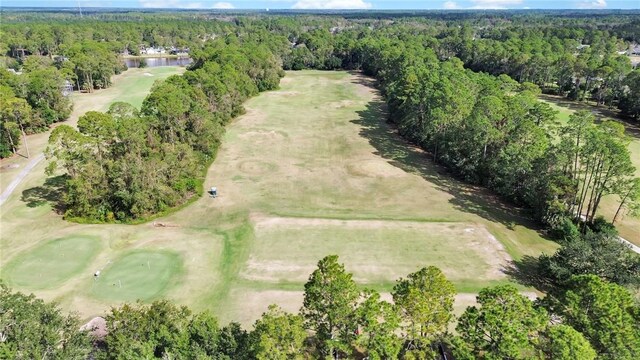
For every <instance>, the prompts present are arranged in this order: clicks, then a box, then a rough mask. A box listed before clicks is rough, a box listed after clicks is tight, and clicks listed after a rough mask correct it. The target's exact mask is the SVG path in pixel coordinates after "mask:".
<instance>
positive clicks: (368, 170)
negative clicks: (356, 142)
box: [347, 159, 407, 178]
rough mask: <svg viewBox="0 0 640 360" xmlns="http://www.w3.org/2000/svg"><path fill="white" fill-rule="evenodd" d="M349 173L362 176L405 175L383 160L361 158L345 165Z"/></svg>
mask: <svg viewBox="0 0 640 360" xmlns="http://www.w3.org/2000/svg"><path fill="white" fill-rule="evenodd" d="M347 170H348V171H349V173H351V174H353V175H356V176H364V177H381V178H388V177H400V176H404V175H407V173H406V172H404V170H402V169H399V168H397V167H395V166H393V165H391V164H389V163H388V162H386V161H383V160H378V159H376V160H361V161H356V162H353V163H351V164H348V165H347Z"/></svg>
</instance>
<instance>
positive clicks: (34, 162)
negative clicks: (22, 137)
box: [0, 154, 44, 205]
mask: <svg viewBox="0 0 640 360" xmlns="http://www.w3.org/2000/svg"><path fill="white" fill-rule="evenodd" d="M43 159H44V154H38V156H36V157H35V158H33V160H31V161H29V163H28V164H27V166H25V167H24V169H22V171H20V173H19V174H18V176H17V177H16V178H15V179H13V181H12V182H11V183H10V184H9V186H8V187H7V188H6V189H5V190H4V192H3V193H2V194H0V205H2V204H3V203H4V202H5V201H6V200H7V198H9V196H10V195H11V194H12V193H13V190H15V189H16V187H17V186H18V185H20V183H21V182H22V180H24V178H25V176H27V175H28V174H29V171H31V169H33V168H34V167H35V166H36V165H38V164H39V163H40V161H42V160H43Z"/></svg>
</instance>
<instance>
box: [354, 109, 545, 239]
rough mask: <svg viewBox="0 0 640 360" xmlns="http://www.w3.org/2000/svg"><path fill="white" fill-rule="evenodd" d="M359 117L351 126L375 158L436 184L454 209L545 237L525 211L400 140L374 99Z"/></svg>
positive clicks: (383, 110) (360, 112)
mask: <svg viewBox="0 0 640 360" xmlns="http://www.w3.org/2000/svg"><path fill="white" fill-rule="evenodd" d="M358 115H360V118H359V119H357V120H353V123H355V124H358V125H360V126H361V127H362V130H361V131H360V135H361V136H363V137H365V138H367V139H368V140H369V143H370V144H371V145H372V146H373V147H374V148H375V149H376V152H375V154H376V155H379V156H381V157H383V158H385V159H387V160H388V162H389V163H390V164H392V165H394V166H396V167H398V168H400V169H402V170H404V171H406V172H409V173H412V174H416V175H420V176H421V177H423V178H424V179H425V180H427V181H429V182H431V183H432V184H435V185H436V186H437V188H438V189H439V190H442V191H445V192H447V193H449V194H451V195H452V196H453V198H452V199H451V200H449V201H450V203H451V204H453V206H454V207H455V208H456V209H458V210H460V211H464V212H468V213H473V214H476V215H479V216H481V217H482V218H484V219H487V220H489V221H492V222H499V223H501V224H503V225H505V226H506V227H507V228H509V229H513V228H514V227H515V226H516V225H522V226H524V227H527V228H530V229H534V230H536V231H537V232H538V233H539V234H540V236H542V237H545V235H544V234H542V233H541V228H540V226H539V225H537V224H536V223H535V222H534V221H533V220H531V219H530V218H529V217H527V215H526V214H525V213H524V211H522V210H520V209H518V208H515V207H514V206H512V205H509V204H507V203H505V202H504V201H502V200H500V199H499V198H498V197H497V196H496V195H494V194H491V193H490V191H489V190H487V189H484V188H481V187H479V186H473V185H469V184H465V183H463V182H461V181H458V180H455V179H454V178H453V176H452V175H451V174H449V173H448V172H447V170H446V169H445V168H444V167H441V166H438V165H436V164H434V163H433V161H432V160H431V158H430V157H429V154H428V153H426V152H425V151H423V150H421V149H420V148H418V147H417V146H415V145H412V144H410V143H408V142H407V141H406V140H404V139H403V138H401V137H400V135H399V134H397V132H396V130H395V128H394V127H393V126H392V125H390V124H388V123H387V122H385V120H384V119H386V104H385V103H384V102H382V101H380V100H374V101H372V102H370V103H369V104H368V105H367V108H366V109H365V110H362V111H359V112H358Z"/></svg>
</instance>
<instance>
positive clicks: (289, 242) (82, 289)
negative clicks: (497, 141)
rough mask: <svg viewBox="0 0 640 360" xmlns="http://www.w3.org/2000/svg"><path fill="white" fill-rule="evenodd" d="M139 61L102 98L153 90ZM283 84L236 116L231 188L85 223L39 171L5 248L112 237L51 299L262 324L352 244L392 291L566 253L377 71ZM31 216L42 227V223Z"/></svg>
mask: <svg viewBox="0 0 640 360" xmlns="http://www.w3.org/2000/svg"><path fill="white" fill-rule="evenodd" d="M129 71H131V73H130V74H129V76H130V77H131V83H130V84H131V87H128V88H127V86H126V84H129V79H128V78H126V77H121V78H120V79H119V81H120V82H119V83H118V89H125V88H126V89H128V91H130V92H127V93H126V94H125V93H122V94H120V91H121V90H118V91H117V92H116V91H112V92H110V93H109V92H107V91H106V90H105V92H104V93H103V94H107V95H108V97H109V98H108V99H106V98H104V99H102V100H101V101H103V102H102V104H105V106H107V105H106V104H109V103H111V102H113V101H119V100H125V101H130V102H132V100H135V95H134V93H135V92H136V91H137V90H136V86H137V81H142V82H147V86H150V85H151V83H152V81H153V80H155V79H156V78H159V77H160V75H159V74H158V73H154V74H156V75H157V76H154V77H152V76H147V75H144V73H145V72H148V71H156V70H155V69H132V70H129ZM163 71H164V70H163ZM167 71H168V70H167ZM122 84H124V85H122ZM280 86H281V88H280V89H279V90H276V91H270V92H266V93H263V94H260V95H259V96H257V97H254V98H252V99H250V100H248V101H247V102H246V104H245V107H246V110H247V111H246V114H245V115H243V116H240V117H239V118H237V119H235V120H234V121H233V122H232V123H231V124H230V125H229V126H228V127H227V132H226V135H225V137H224V139H223V143H222V146H221V147H220V150H219V152H218V155H217V157H216V160H215V161H214V162H213V164H212V166H211V167H210V168H209V169H208V172H207V175H206V179H205V182H204V185H205V186H206V187H208V186H216V187H217V188H218V190H219V196H218V198H216V199H212V198H210V197H208V196H204V197H202V198H199V199H197V200H196V201H194V202H193V203H192V204H190V205H189V206H186V207H184V208H183V209H180V210H177V211H175V212H173V213H171V214H170V215H167V216H164V217H161V218H157V219H156V220H154V221H153V222H150V223H145V224H138V225H117V224H112V225H97V224H94V225H85V224H74V223H68V222H65V221H63V220H62V219H61V218H60V216H59V215H56V214H55V213H53V212H52V211H44V210H42V211H40V210H39V209H47V207H46V206H48V205H47V204H43V202H42V199H48V198H59V196H58V195H56V194H57V193H56V189H55V187H52V185H54V184H50V185H51V186H47V184H46V183H45V178H44V175H43V174H42V173H39V174H34V175H33V177H32V178H30V179H28V181H27V183H26V184H25V186H26V189H32V190H31V191H30V192H29V191H28V192H27V193H26V195H29V196H24V197H23V198H19V197H18V198H12V199H9V201H7V202H6V203H5V204H4V205H3V207H2V208H0V216H1V219H0V220H2V221H3V225H4V224H7V225H6V226H4V227H3V232H2V233H1V234H0V239H1V240H2V242H1V245H2V248H0V249H2V250H4V251H3V254H2V256H3V257H4V258H8V259H11V257H13V256H15V255H16V249H18V248H20V247H21V246H24V245H23V244H22V243H21V242H19V241H17V240H16V239H18V238H21V239H26V240H24V241H26V242H27V243H30V242H35V241H38V239H41V238H42V237H44V236H48V237H50V236H51V235H52V234H56V235H58V236H63V234H69V233H89V234H92V235H96V236H100V237H101V238H103V239H105V243H106V244H107V246H105V248H104V250H103V251H102V252H100V254H99V256H98V257H97V259H95V261H94V266H93V267H91V269H90V270H89V272H90V274H89V277H92V276H91V274H92V272H93V271H96V270H99V269H101V274H100V276H99V277H98V278H96V279H94V278H86V276H87V275H86V274H85V273H84V272H82V271H81V272H78V273H77V274H75V276H76V278H75V279H74V281H70V282H69V283H68V285H67V286H65V287H63V288H60V289H55V290H51V291H49V292H42V293H38V295H41V296H44V297H46V298H48V299H56V300H58V301H60V303H61V304H62V305H63V306H65V307H66V308H68V309H74V310H76V311H78V312H80V313H81V315H82V316H85V317H92V316H97V315H102V314H103V312H104V310H105V309H107V308H108V307H109V306H114V305H118V304H120V303H122V302H125V301H135V300H136V299H142V300H144V301H149V300H153V299H157V298H161V297H169V298H171V299H173V300H175V301H176V302H178V303H179V304H185V305H189V306H191V307H192V308H193V309H195V310H210V311H213V312H214V313H215V314H216V315H218V316H219V318H220V320H221V321H222V322H226V321H230V320H240V321H242V322H243V323H245V324H249V323H251V322H253V321H254V320H255V319H256V317H258V316H259V315H260V314H261V313H262V312H264V311H265V310H266V308H267V306H268V305H269V304H271V303H279V304H282V305H284V306H285V307H286V308H287V309H296V308H299V306H300V301H299V300H300V296H299V295H300V293H301V292H302V291H303V284H304V282H305V281H306V279H307V278H308V276H309V274H310V273H311V271H313V269H314V268H315V266H316V263H317V261H318V260H319V259H320V258H322V257H324V256H326V255H329V254H338V255H340V257H341V260H342V261H343V262H345V264H346V266H347V268H348V269H349V271H353V272H354V276H355V279H356V280H357V281H358V283H359V284H360V286H369V287H374V288H376V289H380V290H381V291H387V292H388V291H390V289H391V287H392V286H393V283H394V281H395V280H396V279H397V278H398V277H400V276H406V275H407V274H408V273H409V272H412V271H415V270H417V269H419V268H421V267H423V266H428V265H436V266H438V267H441V268H442V270H443V271H444V272H445V274H446V275H447V276H448V277H449V278H450V279H451V280H452V281H453V282H454V283H455V286H456V288H457V289H458V290H460V291H461V292H466V293H470V294H471V295H469V296H471V297H472V298H473V292H476V291H477V290H478V289H480V288H482V287H484V286H487V285H490V284H497V283H505V282H509V279H508V277H507V276H506V275H505V274H504V273H502V268H503V266H505V265H507V264H508V262H509V260H510V259H512V258H520V257H522V256H524V255H532V256H537V255H539V254H540V253H541V252H546V253H551V252H553V251H554V250H555V249H556V247H557V244H555V243H553V242H551V241H548V240H545V239H543V238H542V237H541V236H540V234H539V232H538V230H537V228H536V227H535V224H533V223H532V222H531V221H530V220H528V218H527V217H526V216H525V215H523V214H522V213H521V212H520V211H519V210H518V209H514V208H513V207H510V206H509V205H507V204H505V203H503V202H501V201H500V200H499V199H498V198H496V197H495V196H493V195H492V194H490V193H489V192H487V191H485V190H483V189H480V188H477V187H474V186H469V185H467V184H464V183H461V182H458V181H456V180H454V179H452V178H451V177H450V176H449V175H448V174H447V172H446V171H445V170H443V169H442V168H439V167H437V166H435V165H434V164H433V163H432V162H431V158H430V156H429V155H428V154H425V153H424V152H423V151H421V150H419V149H417V148H415V147H413V146H411V145H410V144H408V143H407V142H406V141H404V140H403V139H402V138H401V137H400V136H399V135H398V134H396V132H395V129H394V128H393V127H392V126H390V125H389V124H388V123H386V121H385V119H386V113H385V111H386V109H385V104H384V102H383V101H382V99H381V97H380V95H379V93H378V92H377V91H376V90H375V89H374V88H373V86H372V82H371V79H369V78H367V77H364V76H362V75H359V74H353V73H348V72H344V71H335V72H329V71H298V72H288V73H287V75H286V77H285V78H283V79H282V81H281V84H280ZM119 94H120V95H119ZM83 96H84V95H83ZM83 98H84V97H83ZM85 104H86V101H85ZM137 104H139V103H137ZM43 167H44V165H43ZM49 183H51V181H49ZM29 205H31V206H36V207H34V208H29ZM36 210H38V211H36ZM33 221H38V223H39V224H41V226H39V227H37V228H32V229H31V228H29V224H31V223H33ZM25 229H29V230H28V234H29V236H27V237H25V236H24V234H25ZM140 249H144V250H140ZM85 271H86V270H85Z"/></svg>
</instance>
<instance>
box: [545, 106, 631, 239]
mask: <svg viewBox="0 0 640 360" xmlns="http://www.w3.org/2000/svg"><path fill="white" fill-rule="evenodd" d="M542 101H544V102H546V103H548V104H550V105H551V107H553V108H554V109H555V110H557V111H558V120H559V121H560V123H561V124H562V125H564V124H566V123H567V122H568V121H569V117H570V116H571V114H573V113H574V112H576V111H578V110H588V111H591V112H592V113H593V114H594V115H595V116H596V119H597V121H604V120H607V119H612V120H616V121H619V122H621V123H622V124H623V125H625V128H626V130H627V131H626V133H627V135H629V139H630V143H629V145H628V149H629V154H630V155H631V163H633V165H634V166H635V168H636V173H635V174H636V176H638V177H640V127H639V126H637V125H633V124H631V123H629V122H626V121H624V120H622V119H620V118H619V117H618V116H617V113H616V112H614V111H611V110H608V109H606V108H605V107H603V106H599V107H597V106H594V105H591V104H585V103H580V102H574V101H569V100H566V99H564V98H560V97H556V96H543V100H542ZM619 204H620V198H619V197H618V196H616V195H609V196H605V197H604V198H603V200H602V202H601V204H600V208H599V214H600V215H602V216H604V217H605V219H607V220H609V221H611V220H612V219H613V216H614V214H615V213H616V211H617V210H618V205H619ZM615 225H616V227H617V229H618V231H619V232H620V235H621V236H622V237H623V238H625V239H626V240H629V241H630V242H632V243H634V244H636V245H639V246H640V218H638V217H631V216H625V217H622V219H619V220H618V222H616V224H615Z"/></svg>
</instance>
